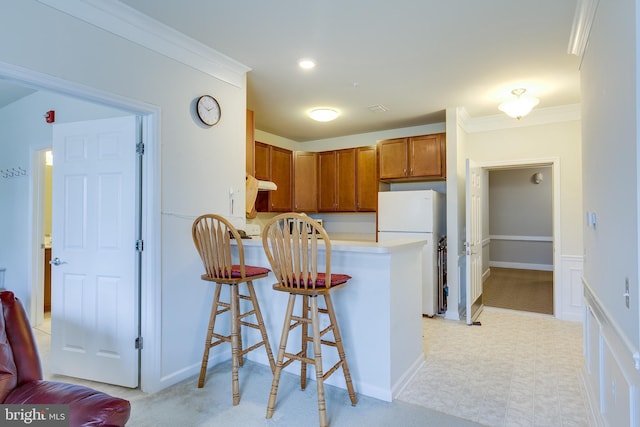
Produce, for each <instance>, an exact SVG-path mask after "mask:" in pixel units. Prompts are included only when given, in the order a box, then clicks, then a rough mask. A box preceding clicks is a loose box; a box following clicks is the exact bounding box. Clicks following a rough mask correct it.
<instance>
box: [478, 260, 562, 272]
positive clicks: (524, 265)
mask: <svg viewBox="0 0 640 427" xmlns="http://www.w3.org/2000/svg"><path fill="white" fill-rule="evenodd" d="M489 267H498V268H514V269H517V270H539V271H553V265H548V264H528V263H524V262H503V261H489Z"/></svg>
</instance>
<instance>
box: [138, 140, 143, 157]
mask: <svg viewBox="0 0 640 427" xmlns="http://www.w3.org/2000/svg"><path fill="white" fill-rule="evenodd" d="M136 153H138V155H139V156H142V155H143V154H144V142H138V143H137V144H136Z"/></svg>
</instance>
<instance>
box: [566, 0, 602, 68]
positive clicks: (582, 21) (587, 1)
mask: <svg viewBox="0 0 640 427" xmlns="http://www.w3.org/2000/svg"><path fill="white" fill-rule="evenodd" d="M597 9H598V0H578V4H577V5H576V11H575V14H574V15H573V26H572V28H571V34H570V36H569V46H568V47H567V53H570V54H573V55H576V56H578V57H579V58H580V59H581V62H582V56H583V55H584V51H585V48H586V47H587V41H588V40H589V33H590V32H591V25H592V24H593V20H594V19H595V16H596V10H597Z"/></svg>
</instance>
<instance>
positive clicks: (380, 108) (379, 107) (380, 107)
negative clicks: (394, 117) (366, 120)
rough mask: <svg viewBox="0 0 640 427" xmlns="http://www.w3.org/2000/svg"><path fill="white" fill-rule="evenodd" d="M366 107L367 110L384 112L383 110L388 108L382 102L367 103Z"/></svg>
mask: <svg viewBox="0 0 640 427" xmlns="http://www.w3.org/2000/svg"><path fill="white" fill-rule="evenodd" d="M367 108H368V109H369V111H373V112H374V113H384V112H385V111H389V108H387V107H385V106H384V105H382V104H376V105H369V106H368V107H367Z"/></svg>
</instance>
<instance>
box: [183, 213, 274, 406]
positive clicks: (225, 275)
mask: <svg viewBox="0 0 640 427" xmlns="http://www.w3.org/2000/svg"><path fill="white" fill-rule="evenodd" d="M191 232H192V235H193V243H194V244H195V246H196V249H197V250H198V253H199V254H200V258H201V259H202V263H203V264H204V268H205V274H203V275H202V276H201V278H202V280H207V281H209V282H215V283H216V289H215V293H214V297H213V304H212V305H211V315H210V318H209V328H208V330H207V338H206V341H205V343H204V355H203V356H202V367H201V368H200V377H199V379H198V387H199V388H202V387H203V386H204V379H205V376H206V375H207V364H208V362H209V350H210V349H211V348H212V347H215V346H217V345H218V344H221V343H223V342H229V343H231V371H232V373H231V378H232V393H233V404H234V405H237V404H239V403H240V391H239V387H238V366H242V364H243V356H244V355H245V354H247V353H248V352H250V351H252V350H255V349H256V348H258V347H260V346H262V345H264V347H265V351H266V352H267V357H268V358H269V364H270V365H271V371H272V372H274V371H275V363H274V361H273V353H272V352H271V346H270V345H269V339H268V337H267V331H266V329H265V327H264V321H263V319H262V313H261V312H260V306H259V305H258V300H257V298H256V293H255V291H254V289H253V280H256V279H261V278H263V277H267V275H268V274H269V269H268V268H264V267H255V266H251V265H245V263H244V247H243V246H242V239H241V238H240V234H239V233H238V231H237V230H236V229H235V227H234V226H233V225H232V224H231V223H230V222H229V221H227V220H226V219H225V218H223V217H221V216H219V215H214V214H207V215H201V216H199V217H198V218H196V220H195V221H194V222H193V227H192V229H191ZM231 239H235V240H236V243H237V248H238V258H239V259H238V264H233V263H232V261H231ZM243 282H246V283H247V288H248V291H249V295H243V294H240V292H239V290H238V288H239V285H240V283H243ZM222 285H229V288H230V289H229V302H223V301H221V298H220V294H221V290H222ZM240 300H247V301H250V303H251V306H252V307H251V309H249V310H248V311H246V312H244V313H242V312H241V310H240V309H241V307H240ZM227 311H228V312H230V319H229V320H230V323H231V335H221V334H219V333H216V332H215V331H214V326H215V323H216V318H217V316H218V315H219V314H222V313H225V312H227ZM252 315H253V316H255V323H252V322H249V321H248V320H246V319H245V318H247V317H250V316H252ZM242 326H246V327H250V328H254V329H258V330H260V334H261V335H262V341H260V342H258V343H256V344H254V345H252V346H250V347H248V348H245V349H243V348H242V335H241V327H242Z"/></svg>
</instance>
